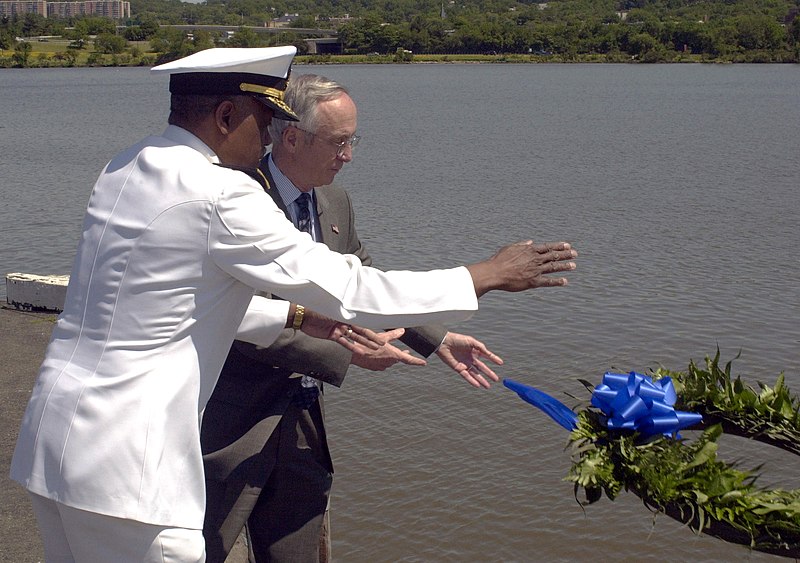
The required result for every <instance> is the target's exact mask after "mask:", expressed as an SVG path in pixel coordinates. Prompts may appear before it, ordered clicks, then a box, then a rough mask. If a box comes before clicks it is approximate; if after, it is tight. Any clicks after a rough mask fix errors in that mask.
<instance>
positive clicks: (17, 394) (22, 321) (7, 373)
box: [0, 304, 247, 563]
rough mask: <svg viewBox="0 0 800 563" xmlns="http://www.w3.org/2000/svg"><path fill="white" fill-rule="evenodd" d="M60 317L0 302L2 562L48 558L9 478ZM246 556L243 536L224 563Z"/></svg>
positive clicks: (25, 500) (18, 489) (17, 487)
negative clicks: (21, 428) (30, 400)
mask: <svg viewBox="0 0 800 563" xmlns="http://www.w3.org/2000/svg"><path fill="white" fill-rule="evenodd" d="M55 320H56V315H55V314H50V313H35V312H27V311H17V310H16V309H14V308H11V307H9V306H7V305H5V304H3V305H2V306H0V350H2V351H3V354H2V361H1V362H0V562H3V563H36V562H40V561H44V549H43V548H42V541H41V539H40V538H39V531H38V529H37V527H36V519H35V518H34V516H33V511H32V510H31V506H30V502H29V501H28V495H27V493H26V492H25V490H24V489H23V488H22V487H21V486H20V485H19V484H17V483H16V482H14V481H12V480H11V479H10V478H9V476H8V472H9V468H10V464H11V456H12V455H13V453H14V444H15V443H16V441H17V433H18V431H19V423H20V421H21V420H22V414H23V412H24V411H25V405H27V403H28V398H29V397H30V393H31V389H32V388H33V382H34V379H35V378H36V372H37V371H38V370H39V365H40V364H41V363H42V359H43V357H44V350H45V348H46V346H47V343H48V341H49V340H50V332H51V331H52V330H53V323H55ZM246 560H247V549H246V547H245V545H244V543H243V542H242V540H241V539H240V541H239V542H238V543H237V544H236V545H235V546H234V549H233V551H232V552H231V555H230V556H229V557H228V560H227V562H226V563H239V562H243V561H246Z"/></svg>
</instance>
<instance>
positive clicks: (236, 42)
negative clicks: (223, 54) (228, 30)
mask: <svg viewBox="0 0 800 563" xmlns="http://www.w3.org/2000/svg"><path fill="white" fill-rule="evenodd" d="M261 44H262V40H261V38H260V37H259V35H258V33H256V32H255V31H253V30H252V29H248V28H246V27H240V28H239V29H237V30H236V33H234V34H233V37H231V38H229V39H228V40H227V41H225V45H227V46H228V47H260V46H261Z"/></svg>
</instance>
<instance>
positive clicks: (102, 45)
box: [94, 33, 128, 55]
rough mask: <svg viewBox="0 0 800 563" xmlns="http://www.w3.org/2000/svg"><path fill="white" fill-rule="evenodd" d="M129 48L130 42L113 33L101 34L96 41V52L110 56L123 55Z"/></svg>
mask: <svg viewBox="0 0 800 563" xmlns="http://www.w3.org/2000/svg"><path fill="white" fill-rule="evenodd" d="M127 46H128V42H127V41H126V40H125V38H124V37H122V36H121V35H115V34H113V33H101V34H100V35H98V36H97V37H96V38H95V40H94V48H95V50H96V51H98V52H100V53H107V54H110V55H113V54H119V53H122V52H123V51H125V48H126V47H127Z"/></svg>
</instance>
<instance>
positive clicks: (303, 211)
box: [294, 192, 313, 236]
mask: <svg viewBox="0 0 800 563" xmlns="http://www.w3.org/2000/svg"><path fill="white" fill-rule="evenodd" d="M294 201H295V202H296V203H297V228H298V229H300V230H301V231H303V232H306V233H308V234H310V235H312V236H313V234H312V230H311V213H309V211H308V204H309V202H310V201H311V195H310V194H307V193H305V192H303V193H301V194H300V195H299V196H298V197H297V199H296V200H294Z"/></svg>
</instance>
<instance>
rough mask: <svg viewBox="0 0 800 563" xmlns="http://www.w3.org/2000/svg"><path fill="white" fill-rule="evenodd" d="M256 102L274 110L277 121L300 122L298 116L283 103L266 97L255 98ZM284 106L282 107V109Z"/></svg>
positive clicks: (273, 113)
mask: <svg viewBox="0 0 800 563" xmlns="http://www.w3.org/2000/svg"><path fill="white" fill-rule="evenodd" d="M253 97H254V98H255V99H256V100H258V101H259V102H261V103H262V104H264V105H265V106H267V107H268V108H269V109H271V110H272V117H274V118H275V119H284V120H286V121H300V118H299V117H297V114H296V113H295V112H294V111H292V109H291V108H290V107H289V106H287V105H286V104H284V103H283V102H280V103H277V102H276V101H275V100H273V99H272V98H268V97H265V96H253ZM281 106H282V107H281Z"/></svg>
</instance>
